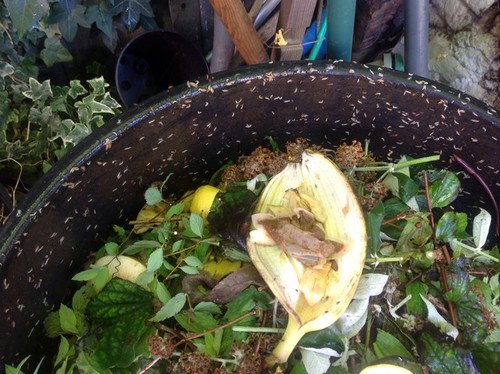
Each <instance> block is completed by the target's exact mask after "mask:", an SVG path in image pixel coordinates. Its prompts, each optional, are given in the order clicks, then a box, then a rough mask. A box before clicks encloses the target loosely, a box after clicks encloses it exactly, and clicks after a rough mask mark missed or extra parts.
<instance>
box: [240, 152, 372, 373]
mask: <svg viewBox="0 0 500 374" xmlns="http://www.w3.org/2000/svg"><path fill="white" fill-rule="evenodd" d="M301 210H304V211H306V212H307V214H306V215H305V216H304V217H305V218H304V217H301V215H300V214H299V213H298V212H300V211H301ZM287 212H288V213H287ZM262 213H263V214H271V215H274V217H275V218H274V219H275V221H274V222H273V223H272V224H268V225H267V226H266V224H265V222H264V223H263V221H262V220H259V217H261V216H260V214H262ZM254 214H257V215H259V216H258V217H257V219H256V218H255V217H254V219H253V221H254V226H253V228H254V230H253V231H252V232H251V233H250V235H249V236H248V238H247V247H248V252H249V254H250V258H251V259H252V262H253V264H254V266H255V267H256V268H257V270H258V271H259V272H260V274H261V275H262V278H263V279H264V280H265V281H266V283H267V285H268V286H269V288H270V289H271V291H272V292H273V293H274V295H275V296H276V298H277V299H278V300H279V302H280V303H281V305H282V306H283V307H284V308H285V310H286V311H287V312H288V314H289V319H288V325H287V328H286V330H285V333H284V335H283V337H282V339H281V341H280V343H279V344H278V345H277V347H276V348H275V349H274V351H273V355H272V356H271V357H269V358H268V364H270V365H272V364H274V363H277V362H285V361H287V359H288V357H289V355H290V353H291V352H292V350H293V349H294V348H295V346H296V345H297V343H298V341H299V340H300V338H301V337H302V336H303V335H304V334H305V333H307V332H310V331H316V330H320V329H323V328H326V327H328V326H330V325H331V324H333V323H334V322H335V321H336V320H337V319H338V318H339V317H340V316H341V315H342V313H343V312H344V310H345V309H346V308H347V306H348V305H349V303H350V301H351V299H352V297H353V295H354V293H355V291H356V286H357V284H358V281H359V278H360V276H361V273H362V270H363V266H364V260H365V256H366V241H367V238H366V228H365V223H364V219H363V214H362V212H361V209H360V207H359V204H358V202H357V198H356V196H355V195H354V193H353V191H352V189H351V187H350V186H349V184H348V181H347V180H346V178H345V177H344V175H343V173H342V172H341V171H340V170H339V169H338V168H337V167H336V166H335V164H334V163H333V162H332V161H330V160H329V159H328V158H326V157H325V156H324V155H322V154H320V153H317V152H314V153H313V152H308V151H305V152H304V153H303V155H302V161H301V162H293V163H289V164H288V165H287V166H286V167H285V169H284V170H283V171H282V172H280V173H279V174H277V175H275V176H274V177H273V178H272V179H271V180H270V181H269V183H268V185H267V186H266V187H265V189H264V191H263V192H262V195H261V197H260V199H259V201H258V203H257V206H256V208H255V210H254ZM309 214H310V215H312V217H313V221H312V223H313V224H311V223H310V222H305V220H306V219H308V218H307V217H308V215H309ZM255 223H257V224H255ZM280 230H281V231H280ZM255 231H257V232H255ZM259 231H263V232H259ZM277 232H280V233H281V235H277V234H276V233H277ZM269 239H271V240H269Z"/></svg>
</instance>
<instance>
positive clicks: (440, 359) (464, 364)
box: [419, 333, 477, 374]
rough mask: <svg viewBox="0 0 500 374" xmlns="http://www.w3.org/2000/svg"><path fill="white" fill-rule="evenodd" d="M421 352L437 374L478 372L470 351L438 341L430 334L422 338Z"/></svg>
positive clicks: (430, 367) (425, 334)
mask: <svg viewBox="0 0 500 374" xmlns="http://www.w3.org/2000/svg"><path fill="white" fill-rule="evenodd" d="M419 341H420V345H421V347H419V353H420V356H421V358H422V359H423V361H424V363H425V364H426V365H427V366H428V367H429V369H430V371H431V372H432V373H435V374H448V373H453V374H469V373H473V372H476V370H477V369H476V370H474V369H475V368H474V367H470V366H469V365H473V364H472V362H473V361H472V358H471V355H470V352H467V351H464V350H462V349H459V348H457V347H454V346H452V345H450V344H448V343H445V342H437V341H436V340H434V339H433V338H432V337H431V336H430V335H429V334H427V333H423V334H422V336H421V338H420V340H419Z"/></svg>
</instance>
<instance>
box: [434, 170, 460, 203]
mask: <svg viewBox="0 0 500 374" xmlns="http://www.w3.org/2000/svg"><path fill="white" fill-rule="evenodd" d="M459 189H460V180H459V179H458V178H457V176H456V175H455V174H454V173H452V172H451V171H447V172H445V174H444V176H443V177H442V178H441V179H438V180H436V181H435V182H433V183H431V185H430V186H429V198H430V201H431V205H432V207H434V208H444V207H446V206H448V205H450V203H451V202H452V201H453V200H455V198H456V197H457V195H458V192H459Z"/></svg>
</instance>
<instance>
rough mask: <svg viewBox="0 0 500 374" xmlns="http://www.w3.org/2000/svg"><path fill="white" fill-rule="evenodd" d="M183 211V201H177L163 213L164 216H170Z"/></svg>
mask: <svg viewBox="0 0 500 374" xmlns="http://www.w3.org/2000/svg"><path fill="white" fill-rule="evenodd" d="M183 211H184V203H177V204H174V205H172V206H171V207H170V208H168V210H167V213H165V217H167V218H172V217H174V216H178V215H179V214H181V213H182V212H183Z"/></svg>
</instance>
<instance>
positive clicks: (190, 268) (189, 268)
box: [179, 266, 200, 275]
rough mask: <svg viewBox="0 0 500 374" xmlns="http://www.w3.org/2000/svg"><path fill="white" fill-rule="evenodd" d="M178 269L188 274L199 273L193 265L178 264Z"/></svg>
mask: <svg viewBox="0 0 500 374" xmlns="http://www.w3.org/2000/svg"><path fill="white" fill-rule="evenodd" d="M179 269H181V270H182V271H183V272H184V273H186V274H189V275H195V274H199V273H200V271H199V269H198V268H197V267H195V266H179Z"/></svg>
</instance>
